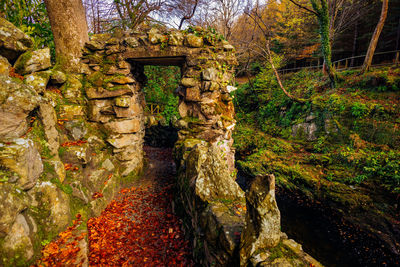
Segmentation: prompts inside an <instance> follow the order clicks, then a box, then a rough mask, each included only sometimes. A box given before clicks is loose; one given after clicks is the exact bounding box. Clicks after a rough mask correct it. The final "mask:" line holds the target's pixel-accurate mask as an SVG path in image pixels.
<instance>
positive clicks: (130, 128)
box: [104, 119, 142, 134]
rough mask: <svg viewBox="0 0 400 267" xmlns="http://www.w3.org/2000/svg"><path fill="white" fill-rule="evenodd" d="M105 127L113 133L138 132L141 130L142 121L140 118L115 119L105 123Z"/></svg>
mask: <svg viewBox="0 0 400 267" xmlns="http://www.w3.org/2000/svg"><path fill="white" fill-rule="evenodd" d="M104 127H105V128H106V129H107V130H108V131H109V132H112V133H117V134H126V133H136V132H138V131H140V130H141V128H142V126H141V122H140V120H138V119H129V120H115V121H110V122H107V123H105V124H104Z"/></svg>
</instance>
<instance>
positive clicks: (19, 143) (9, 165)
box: [0, 139, 43, 190]
mask: <svg viewBox="0 0 400 267" xmlns="http://www.w3.org/2000/svg"><path fill="white" fill-rule="evenodd" d="M0 165H1V166H3V167H5V168H6V169H8V170H10V171H12V172H15V173H17V174H18V176H19V179H18V181H17V183H18V185H19V186H20V187H21V188H22V189H24V190H27V189H30V188H32V187H33V186H34V185H35V184H36V181H37V179H38V178H39V176H40V174H41V173H42V172H43V163H42V159H41V157H40V154H39V152H38V151H37V149H36V147H35V146H34V144H33V142H32V140H29V139H15V140H14V142H12V143H8V144H7V145H5V144H2V143H0Z"/></svg>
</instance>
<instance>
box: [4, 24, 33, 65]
mask: <svg viewBox="0 0 400 267" xmlns="http://www.w3.org/2000/svg"><path fill="white" fill-rule="evenodd" d="M32 45H33V41H32V39H31V38H30V37H29V36H28V35H26V34H25V33H24V32H23V31H21V30H20V29H18V28H17V27H15V26H14V25H13V24H12V23H10V22H8V21H7V20H5V19H3V18H0V55H1V56H3V57H5V58H7V59H8V60H9V61H11V62H13V61H15V60H16V59H17V58H18V56H19V55H21V54H22V53H24V52H25V51H26V50H28V49H29V48H31V47H32Z"/></svg>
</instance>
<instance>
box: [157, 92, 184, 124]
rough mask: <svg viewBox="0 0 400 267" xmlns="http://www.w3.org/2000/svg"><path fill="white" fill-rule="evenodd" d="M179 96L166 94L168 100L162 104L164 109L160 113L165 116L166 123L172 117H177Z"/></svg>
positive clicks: (172, 118) (170, 120)
mask: <svg viewBox="0 0 400 267" xmlns="http://www.w3.org/2000/svg"><path fill="white" fill-rule="evenodd" d="M178 104H179V97H178V96H174V95H173V94H170V95H168V101H167V103H166V105H165V106H164V110H163V112H162V113H161V115H162V116H163V117H164V118H165V120H166V122H167V123H170V122H172V121H173V120H174V119H179V118H180V115H179V111H178Z"/></svg>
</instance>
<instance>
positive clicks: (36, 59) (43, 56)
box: [14, 48, 51, 75]
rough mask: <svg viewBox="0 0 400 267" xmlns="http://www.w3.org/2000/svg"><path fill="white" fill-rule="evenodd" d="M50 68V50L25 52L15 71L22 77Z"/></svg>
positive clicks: (17, 62) (16, 64)
mask: <svg viewBox="0 0 400 267" xmlns="http://www.w3.org/2000/svg"><path fill="white" fill-rule="evenodd" d="M50 67H51V61H50V48H43V49H39V50H35V51H28V52H25V53H24V54H22V55H21V56H20V57H19V58H18V59H17V61H16V62H15V64H14V68H15V71H16V72H17V73H19V74H21V75H25V74H29V73H33V72H38V71H41V70H45V69H48V68H50Z"/></svg>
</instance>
